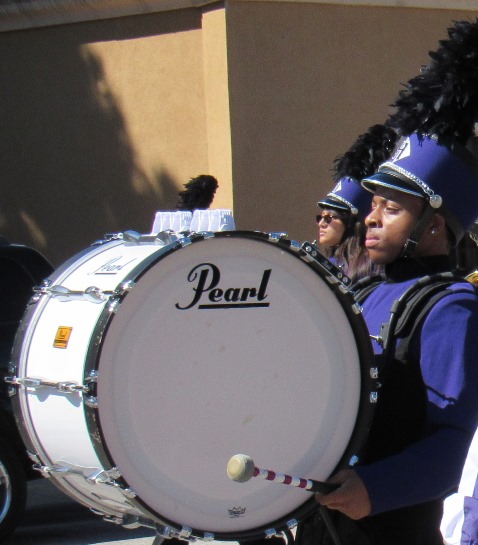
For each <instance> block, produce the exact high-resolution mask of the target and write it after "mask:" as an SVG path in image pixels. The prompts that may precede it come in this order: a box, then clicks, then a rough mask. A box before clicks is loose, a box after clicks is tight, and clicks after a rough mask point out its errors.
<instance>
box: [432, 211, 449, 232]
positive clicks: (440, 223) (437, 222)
mask: <svg viewBox="0 0 478 545" xmlns="http://www.w3.org/2000/svg"><path fill="white" fill-rule="evenodd" d="M445 229H446V221H445V218H444V217H443V216H442V215H441V214H439V213H435V214H433V216H432V220H431V222H430V227H429V230H430V233H431V234H432V235H436V234H438V233H443V231H444V230H445Z"/></svg>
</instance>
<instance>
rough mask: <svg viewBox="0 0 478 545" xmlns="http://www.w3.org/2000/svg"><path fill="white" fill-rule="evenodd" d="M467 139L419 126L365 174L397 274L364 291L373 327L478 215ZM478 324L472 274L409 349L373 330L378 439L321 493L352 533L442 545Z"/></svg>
mask: <svg viewBox="0 0 478 545" xmlns="http://www.w3.org/2000/svg"><path fill="white" fill-rule="evenodd" d="M458 151H459V148H458V146H456V145H454V146H453V149H452V148H451V147H447V146H445V145H442V144H439V143H438V142H437V140H436V139H434V138H430V137H428V136H425V135H417V134H412V135H411V136H410V137H407V138H405V139H403V141H402V142H401V143H400V146H399V148H398V150H397V152H396V153H395V154H394V156H393V157H392V159H391V160H390V161H388V162H386V163H384V164H383V165H382V166H381V167H380V168H379V170H378V173H377V174H375V175H373V176H370V177H368V178H366V179H364V180H363V182H362V185H363V186H364V187H365V188H366V189H368V190H370V191H373V193H374V196H373V201H372V211H371V213H370V214H369V215H368V216H367V217H366V219H365V223H366V226H367V238H366V246H367V249H368V252H369V254H370V257H371V259H372V261H373V262H374V263H377V264H382V265H384V266H385V269H386V277H387V279H386V281H385V282H382V283H380V284H379V285H378V287H376V288H375V289H374V290H373V291H372V293H371V294H370V295H369V296H368V297H367V298H366V300H365V301H364V302H363V303H362V304H363V315H364V318H365V320H366V322H367V326H368V328H369V331H370V334H371V336H375V337H372V338H375V339H377V340H378V338H379V336H380V334H381V326H382V324H384V323H386V322H388V320H389V316H390V309H391V307H392V304H393V303H394V301H396V300H397V298H399V297H400V296H401V295H402V294H403V293H404V292H405V290H406V289H407V288H409V287H410V286H411V285H412V284H414V283H415V282H416V280H417V279H418V278H422V277H424V276H425V275H433V274H435V273H441V272H444V271H449V270H450V269H449V267H450V266H449V260H448V253H449V251H450V247H451V245H452V244H453V243H456V242H457V241H459V239H460V238H461V237H462V235H463V233H464V232H465V230H466V229H467V228H468V227H469V226H470V225H471V224H472V222H473V220H474V219H475V217H476V216H478V210H477V205H476V203H478V165H477V164H476V162H475V163H474V164H473V166H470V163H471V162H472V158H471V154H470V155H466V153H467V152H466V150H464V149H463V150H462V152H460V154H458ZM462 155H463V156H465V155H466V157H467V158H466V160H463V159H462ZM450 173H453V176H454V178H453V180H450V179H449V176H450ZM476 331H478V296H477V295H476V293H475V289H474V287H473V286H472V285H471V284H470V283H468V282H465V281H461V282H457V283H454V284H453V285H451V286H450V287H449V293H447V295H446V296H444V297H443V298H442V299H440V300H439V301H438V302H437V303H435V304H434V305H433V306H432V307H431V308H430V309H429V310H428V311H427V314H426V315H425V317H424V318H423V320H422V321H420V322H419V323H418V324H417V327H416V328H414V329H412V333H410V338H409V339H406V341H407V342H408V345H407V346H408V350H407V351H406V352H405V353H404V354H401V355H400V354H399V351H398V350H392V352H391V353H390V354H389V355H390V357H389V358H385V356H384V353H383V348H382V346H381V344H380V343H379V342H376V341H374V343H373V344H374V352H375V354H376V363H377V367H378V368H379V379H380V382H381V383H382V387H381V389H380V391H379V397H378V403H377V407H376V410H375V417H374V420H373V424H372V428H371V430H370V434H369V437H368V439H367V444H366V445H365V449H364V452H363V453H362V456H361V457H360V461H359V463H358V464H357V465H356V466H355V467H354V468H350V469H344V470H341V471H339V472H338V473H337V474H336V475H334V476H333V477H332V478H331V479H330V482H332V483H335V484H337V485H339V487H338V489H337V490H335V491H334V492H331V493H329V494H327V495H317V496H316V499H317V501H318V503H319V504H321V505H322V506H326V507H328V508H329V509H331V510H333V511H332V512H333V514H334V518H335V524H336V528H337V531H338V533H339V535H341V538H342V544H343V545H348V544H354V545H355V544H358V543H370V544H372V545H375V544H377V545H378V544H380V545H395V544H396V545H399V544H400V545H404V544H407V545H442V543H443V541H442V537H441V534H440V529H439V528H440V519H441V514H442V507H443V503H442V500H443V498H444V497H445V496H446V495H447V494H449V493H450V491H452V490H453V489H454V488H455V487H456V486H457V483H458V481H459V479H460V474H461V470H462V467H463V463H464V460H465V456H466V452H467V449H468V446H469V444H470V442H471V439H472V437H473V432H474V430H475V429H476V427H477V424H478V396H477V395H476V392H477V390H478V366H477V365H476V341H475V339H476ZM403 343H405V339H404V338H401V339H399V341H398V343H397V346H398V348H401V347H402V345H403ZM353 521H355V523H354V522H353ZM321 531H323V529H322V530H321V529H320V527H319V530H317V529H316V535H315V536H314V537H315V539H314V541H315V543H320V542H321V541H320V539H321V538H320V535H319V534H320V532H321ZM325 533H327V532H326V530H325ZM326 542H327V541H326Z"/></svg>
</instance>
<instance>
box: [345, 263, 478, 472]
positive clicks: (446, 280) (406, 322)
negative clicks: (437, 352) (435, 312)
mask: <svg viewBox="0 0 478 545" xmlns="http://www.w3.org/2000/svg"><path fill="white" fill-rule="evenodd" d="M383 280H384V278H383V277H381V276H380V277H377V276H375V277H370V278H364V279H363V281H359V282H357V283H356V285H355V286H354V293H355V299H356V301H357V303H358V304H359V305H362V304H363V302H364V301H365V300H366V299H367V297H368V296H369V295H370V294H371V293H372V291H373V290H374V289H375V288H376V287H377V286H378V285H379V284H380V283H382V282H383ZM457 282H460V283H463V282H465V280H464V278H463V277H460V276H457V275H455V274H453V273H452V272H444V273H437V274H433V275H427V276H423V277H422V278H420V279H418V280H417V281H416V282H414V283H413V284H412V285H411V286H410V287H409V288H408V289H407V290H405V292H404V293H403V294H402V295H401V296H400V297H399V298H398V299H396V300H395V301H394V303H393V305H392V307H391V309H390V318H389V320H388V322H385V323H383V324H382V326H381V329H380V333H379V334H378V335H377V336H371V338H373V339H374V340H375V341H376V342H377V343H378V344H380V345H381V346H382V348H383V351H382V354H380V355H377V356H376V364H377V370H378V377H379V383H380V385H381V386H382V387H383V385H384V384H385V383H387V388H380V390H379V402H378V404H377V407H376V413H375V416H374V423H372V429H371V431H370V435H369V440H368V441H367V447H366V451H365V452H364V453H363V454H362V457H361V461H362V462H364V463H372V462H374V461H376V460H379V459H382V458H384V457H387V456H390V455H392V454H394V453H396V452H398V451H400V450H402V449H403V448H405V447H406V446H407V445H409V444H410V443H413V442H415V441H417V440H418V439H419V438H420V437H421V436H422V434H423V432H424V424H425V403H426V391H425V388H423V381H422V377H421V369H420V366H419V365H416V364H415V363H416V362H413V361H412V360H411V355H410V347H411V343H412V342H417V341H416V334H417V332H419V331H420V329H421V327H422V325H423V323H424V320H425V318H426V316H427V315H428V313H429V312H430V310H431V309H432V308H433V306H434V305H436V304H437V303H438V301H440V300H441V299H443V298H444V297H446V296H447V295H449V294H451V293H457V292H460V291H468V290H469V289H470V288H471V289H475V291H476V288H474V287H473V285H472V284H469V285H467V286H466V288H465V287H463V288H458V289H454V290H452V289H450V287H451V286H452V285H453V284H456V283H457ZM404 391H406V396H404V395H403V393H404ZM417 416H419V417H418V418H417ZM374 431H375V433H374ZM384 436H385V437H386V439H385V440H384Z"/></svg>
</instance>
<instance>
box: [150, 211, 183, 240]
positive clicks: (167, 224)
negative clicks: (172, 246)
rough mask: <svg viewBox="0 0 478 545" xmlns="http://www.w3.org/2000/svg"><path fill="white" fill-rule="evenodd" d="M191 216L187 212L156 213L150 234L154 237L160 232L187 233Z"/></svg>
mask: <svg viewBox="0 0 478 545" xmlns="http://www.w3.org/2000/svg"><path fill="white" fill-rule="evenodd" d="M192 217H193V215H192V213H191V212H189V210H176V211H175V210H172V211H168V210H166V211H162V210H160V211H158V212H156V215H155V217H154V223H153V227H152V229H151V233H152V234H154V235H156V234H158V233H160V232H161V231H174V232H176V233H180V232H181V231H189V226H190V225H191V219H192Z"/></svg>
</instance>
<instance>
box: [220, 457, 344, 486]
mask: <svg viewBox="0 0 478 545" xmlns="http://www.w3.org/2000/svg"><path fill="white" fill-rule="evenodd" d="M227 474H228V476H229V478H230V479H232V480H233V481H237V482H239V483H245V482H247V481H248V480H249V479H251V478H252V477H262V478H263V479H265V480H266V481H274V482H276V483H282V484H288V485H290V486H295V487H297V488H303V489H304V490H308V491H309V492H319V493H320V494H328V493H329V492H332V491H333V490H335V489H336V488H337V487H338V486H337V485H335V484H330V483H324V482H321V481H315V480H313V479H303V478H301V477H292V476H290V475H285V474H283V473H276V472H275V471H271V470H270V469H260V468H258V467H256V466H255V465H254V462H253V460H252V458H251V457H250V456H247V455H246V454H236V455H235V456H233V457H232V458H231V459H230V460H229V462H228V464H227Z"/></svg>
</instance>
